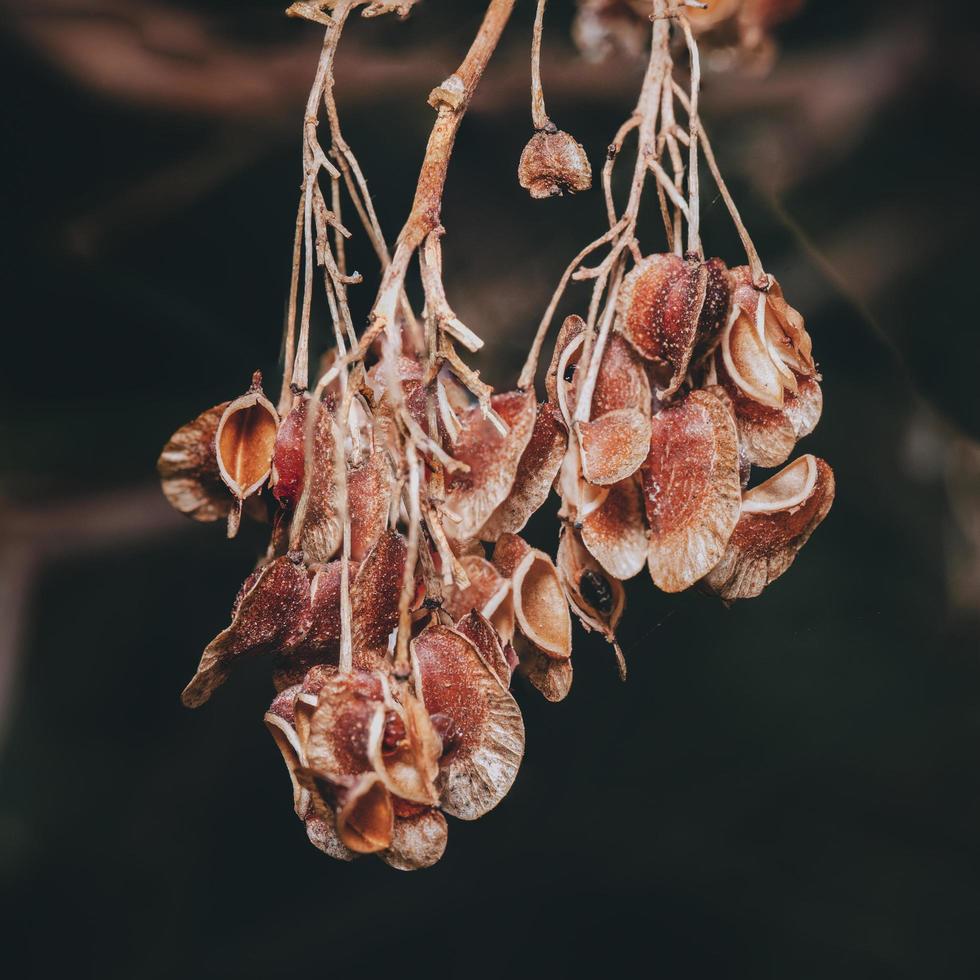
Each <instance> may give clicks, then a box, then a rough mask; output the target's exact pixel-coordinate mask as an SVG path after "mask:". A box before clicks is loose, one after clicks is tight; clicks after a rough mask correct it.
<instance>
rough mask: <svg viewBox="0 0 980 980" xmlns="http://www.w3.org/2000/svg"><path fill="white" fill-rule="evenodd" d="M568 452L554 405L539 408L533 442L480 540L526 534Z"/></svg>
mask: <svg viewBox="0 0 980 980" xmlns="http://www.w3.org/2000/svg"><path fill="white" fill-rule="evenodd" d="M567 448H568V431H567V429H566V428H565V426H564V424H563V423H562V422H561V419H560V417H559V415H558V412H557V411H556V409H555V407H554V405H552V404H551V403H550V402H545V403H544V404H543V405H539V406H538V414H537V418H536V419H535V421H534V429H533V430H532V432H531V439H530V441H529V442H528V444H527V446H526V447H525V449H524V452H523V454H522V455H521V460H520V462H519V463H518V464H517V473H516V475H515V477H514V485H513V486H512V487H511V488H510V493H508V494H507V497H506V498H505V499H504V501H503V502H502V503H501V504H499V505H498V507H497V509H496V510H495V511H494V512H493V513H492V514H491V515H490V519H489V520H488V521H487V523H486V524H484V525H483V529H482V530H481V531H480V538H481V540H483V541H496V540H497V538H499V537H500V535H501V534H507V533H511V534H516V533H517V532H518V531H521V530H523V528H524V525H525V524H527V522H528V521H529V520H530V518H531V515H532V514H533V513H534V512H535V511H536V510H537V509H538V508H539V507H540V506H541V505H542V504H543V503H544V502H545V500H547V498H548V494H549V493H550V492H551V485H552V484H553V483H554V482H555V477H556V476H557V474H558V469H559V467H560V466H561V461H562V459H563V458H564V456H565V451H566V450H567Z"/></svg>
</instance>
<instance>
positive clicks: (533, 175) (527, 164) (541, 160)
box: [517, 130, 592, 199]
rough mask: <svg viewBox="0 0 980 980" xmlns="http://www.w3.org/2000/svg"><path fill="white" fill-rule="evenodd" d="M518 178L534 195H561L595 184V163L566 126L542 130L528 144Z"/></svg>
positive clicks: (522, 185)
mask: <svg viewBox="0 0 980 980" xmlns="http://www.w3.org/2000/svg"><path fill="white" fill-rule="evenodd" d="M517 179H518V181H519V182H520V185H521V187H523V188H524V189H525V190H526V191H529V192H530V194H531V197H533V198H536V199H542V198H548V197H556V196H558V197H560V196H561V195H562V194H575V193H576V192H578V191H587V190H588V189H589V188H590V187H591V186H592V167H591V166H590V165H589V158H588V156H586V153H585V149H584V148H583V146H582V144H581V143H579V142H578V141H577V140H576V139H575V138H574V137H572V136H570V135H569V134H568V133H566V132H564V131H562V130H558V131H557V132H547V131H542V132H539V133H535V134H534V136H532V137H531V139H530V140H529V141H528V143H527V145H526V146H525V147H524V150H523V152H522V153H521V160H520V163H519V165H518V168H517Z"/></svg>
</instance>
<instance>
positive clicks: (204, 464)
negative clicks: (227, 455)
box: [157, 402, 232, 521]
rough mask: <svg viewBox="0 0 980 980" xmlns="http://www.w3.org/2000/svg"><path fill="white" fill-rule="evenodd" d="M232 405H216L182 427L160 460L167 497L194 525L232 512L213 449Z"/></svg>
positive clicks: (229, 498) (159, 465)
mask: <svg viewBox="0 0 980 980" xmlns="http://www.w3.org/2000/svg"><path fill="white" fill-rule="evenodd" d="M229 404H231V403H230V402H222V403H221V404H220V405H215V406H214V408H209V409H208V410H207V411H206V412H201V414H200V415H198V416H197V418H195V419H192V420H191V421H190V422H188V423H187V424H186V425H183V426H181V427H180V428H179V429H178V430H177V431H176V432H175V433H174V434H173V435H172V436H171V437H170V439H168V440H167V444H166V445H165V446H164V447H163V451H162V452H161V453H160V458H159V459H158V460H157V473H158V474H159V475H160V484H161V486H162V488H163V494H164V496H165V497H166V498H167V500H168V501H169V502H170V505H171V506H172V507H173V508H174V509H175V510H179V511H180V512H181V513H182V514H186V515H187V516H188V517H191V518H193V519H194V520H195V521H216V520H219V519H220V518H222V517H227V516H228V512H229V511H230V510H231V504H232V500H231V497H230V496H229V494H228V488H227V487H226V486H225V484H224V481H223V480H222V479H221V474H220V473H219V471H218V459H217V456H216V455H215V449H214V437H215V433H216V432H217V431H218V423H219V422H220V421H221V417H222V416H223V415H224V413H225V409H226V408H227V407H228V405H229Z"/></svg>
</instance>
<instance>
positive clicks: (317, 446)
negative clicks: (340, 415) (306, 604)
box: [293, 399, 344, 563]
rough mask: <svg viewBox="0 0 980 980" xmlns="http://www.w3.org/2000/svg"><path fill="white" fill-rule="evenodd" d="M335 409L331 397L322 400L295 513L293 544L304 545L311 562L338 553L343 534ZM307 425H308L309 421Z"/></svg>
mask: <svg viewBox="0 0 980 980" xmlns="http://www.w3.org/2000/svg"><path fill="white" fill-rule="evenodd" d="M308 411H309V410H308ZM335 412H336V406H335V405H334V404H333V402H332V400H329V399H325V400H324V401H323V402H321V404H320V409H319V411H318V412H317V416H316V420H315V422H314V424H313V432H312V440H313V441H312V453H311V463H312V465H311V466H304V470H303V491H302V493H301V495H300V498H299V500H298V502H297V506H296V511H295V514H294V516H293V522H294V524H296V525H298V527H294V529H293V543H294V547H299V548H301V549H302V550H303V554H304V555H305V557H306V560H307V561H308V562H311V563H313V562H328V561H330V559H331V558H333V557H334V555H335V554H336V553H337V549H338V548H339V547H340V543H341V540H342V538H343V533H344V528H343V523H342V522H341V519H340V498H339V490H338V487H337V472H336V471H337V458H336V449H335V443H334V416H335ZM306 428H307V429H308V428H309V422H307V426H306ZM307 438H308V433H307V432H304V443H303V445H304V453H305V451H306V446H307Z"/></svg>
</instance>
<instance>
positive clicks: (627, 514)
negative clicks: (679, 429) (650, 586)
mask: <svg viewBox="0 0 980 980" xmlns="http://www.w3.org/2000/svg"><path fill="white" fill-rule="evenodd" d="M648 445H649V444H648ZM581 535H582V543H583V544H584V545H585V547H586V548H587V549H588V550H589V552H590V553H591V554H592V556H593V557H594V558H595V559H596V561H598V562H599V564H600V565H601V566H602V567H603V568H604V569H605V570H606V572H607V574H609V575H611V576H612V577H613V578H617V579H623V580H625V579H628V578H632V577H633V576H634V575H636V574H638V573H639V572H640V571H642V570H643V566H644V565H645V564H646V562H647V552H648V550H649V543H648V541H647V526H646V519H645V517H644V507H643V491H642V490H641V488H640V485H639V483H638V482H637V480H636V479H634V478H633V477H630V478H629V479H626V480H623V481H622V482H621V483H617V484H616V485H615V486H612V487H610V488H609V493H608V494H606V498H605V500H603V501H602V503H601V504H600V505H599V506H598V507H597V508H596V509H595V510H594V511H592V512H591V513H590V514H589V515H588V516H587V517H586V518H585V519H584V520H583V521H582V528H581Z"/></svg>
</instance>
